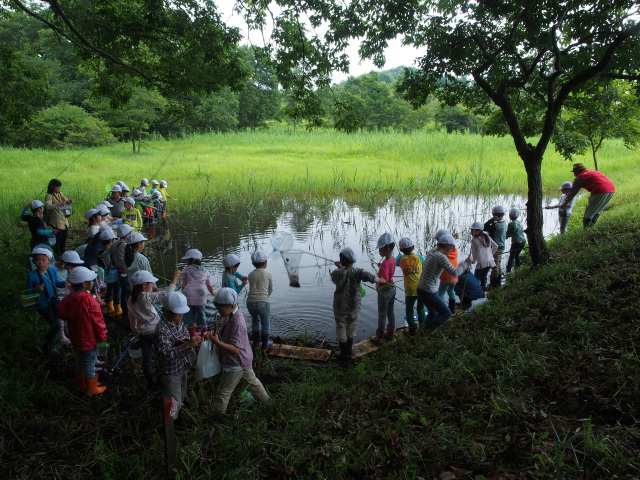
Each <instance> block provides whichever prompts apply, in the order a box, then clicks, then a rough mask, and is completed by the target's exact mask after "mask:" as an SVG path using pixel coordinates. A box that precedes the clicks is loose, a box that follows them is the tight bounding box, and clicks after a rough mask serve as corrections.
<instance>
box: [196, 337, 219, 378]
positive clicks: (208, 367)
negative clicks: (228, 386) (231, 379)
mask: <svg viewBox="0 0 640 480" xmlns="http://www.w3.org/2000/svg"><path fill="white" fill-rule="evenodd" d="M221 371H222V365H221V364H220V349H219V348H218V346H217V345H214V344H213V343H212V342H211V341H210V340H203V341H202V345H200V352H198V364H197V365H196V380H202V379H203V378H209V377H213V376H214V375H218V374H219V373H220V372H221Z"/></svg>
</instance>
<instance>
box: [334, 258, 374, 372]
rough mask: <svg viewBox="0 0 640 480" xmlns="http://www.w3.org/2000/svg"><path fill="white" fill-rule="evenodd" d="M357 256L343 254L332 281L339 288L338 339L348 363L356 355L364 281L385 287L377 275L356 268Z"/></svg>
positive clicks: (336, 302)
mask: <svg viewBox="0 0 640 480" xmlns="http://www.w3.org/2000/svg"><path fill="white" fill-rule="evenodd" d="M356 259H357V257H356V253H355V252H354V251H353V249H352V248H351V247H345V248H343V249H342V250H340V261H339V262H335V265H336V267H338V269H337V270H333V271H332V272H331V281H332V282H333V283H335V284H336V291H335V292H334V293H333V316H334V318H335V321H336V338H337V340H338V343H339V344H340V358H341V359H342V360H344V361H348V360H349V359H350V358H351V354H352V351H353V337H355V335H356V321H357V320H358V312H359V311H360V306H361V302H362V293H361V291H360V289H361V288H362V287H361V285H360V282H361V281H363V280H364V281H365V282H369V283H385V282H386V280H385V279H384V278H377V277H376V276H375V275H374V274H373V273H369V272H365V271H364V270H362V269H361V268H353V264H354V263H356Z"/></svg>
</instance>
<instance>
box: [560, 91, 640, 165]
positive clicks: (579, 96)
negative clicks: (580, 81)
mask: <svg viewBox="0 0 640 480" xmlns="http://www.w3.org/2000/svg"><path fill="white" fill-rule="evenodd" d="M636 89H637V85H631V84H629V83H628V82H624V81H620V80H615V81H612V82H606V83H605V84H604V85H600V84H598V83H596V84H593V85H591V86H590V88H588V89H586V90H584V91H578V92H574V93H572V94H571V95H569V98H567V101H566V103H565V106H564V109H563V111H562V114H561V116H560V118H559V119H558V123H557V125H556V130H555V132H554V134H553V143H554V144H555V146H556V150H557V151H558V152H560V153H561V154H562V156H564V157H565V158H566V159H567V160H572V158H573V156H574V155H584V154H585V152H586V151H587V150H588V149H591V155H592V157H593V164H594V167H595V169H596V170H598V159H597V158H596V153H597V151H598V150H599V149H600V147H601V146H602V143H603V142H604V141H605V140H606V139H607V138H614V137H621V138H622V139H623V141H624V145H625V146H626V147H627V148H629V149H632V148H637V146H638V144H639V142H640V105H638V98H637V96H636V95H634V94H632V93H631V91H632V90H636Z"/></svg>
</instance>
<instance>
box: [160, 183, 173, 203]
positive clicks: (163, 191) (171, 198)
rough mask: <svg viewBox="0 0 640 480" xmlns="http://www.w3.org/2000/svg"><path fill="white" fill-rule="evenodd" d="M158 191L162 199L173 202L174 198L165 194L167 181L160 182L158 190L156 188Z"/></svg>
mask: <svg viewBox="0 0 640 480" xmlns="http://www.w3.org/2000/svg"><path fill="white" fill-rule="evenodd" d="M158 190H159V191H160V193H161V194H162V196H163V197H164V198H168V199H169V200H173V199H174V198H173V197H172V196H171V195H169V194H168V193H167V181H166V180H160V188H158Z"/></svg>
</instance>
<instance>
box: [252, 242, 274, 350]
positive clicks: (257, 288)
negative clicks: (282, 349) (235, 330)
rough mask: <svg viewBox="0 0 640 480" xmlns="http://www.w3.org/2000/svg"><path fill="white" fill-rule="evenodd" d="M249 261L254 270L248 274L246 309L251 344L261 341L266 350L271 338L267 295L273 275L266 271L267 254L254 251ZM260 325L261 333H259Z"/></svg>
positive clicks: (269, 307)
mask: <svg viewBox="0 0 640 480" xmlns="http://www.w3.org/2000/svg"><path fill="white" fill-rule="evenodd" d="M251 263H252V264H253V266H254V267H255V270H254V271H253V272H251V273H250V274H249V287H250V288H249V294H248V295H247V310H249V313H250V314H251V330H252V332H253V346H254V347H257V346H258V345H259V344H260V341H262V349H263V350H266V349H267V348H269V346H270V345H271V344H273V340H271V339H270V338H269V332H270V328H271V325H270V318H269V317H270V314H271V304H270V303H269V297H270V296H271V293H272V292H273V277H272V276H271V274H270V273H269V272H267V270H266V268H267V256H266V255H265V254H264V252H254V253H253V254H252V255H251ZM260 325H262V335H261V334H260Z"/></svg>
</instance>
